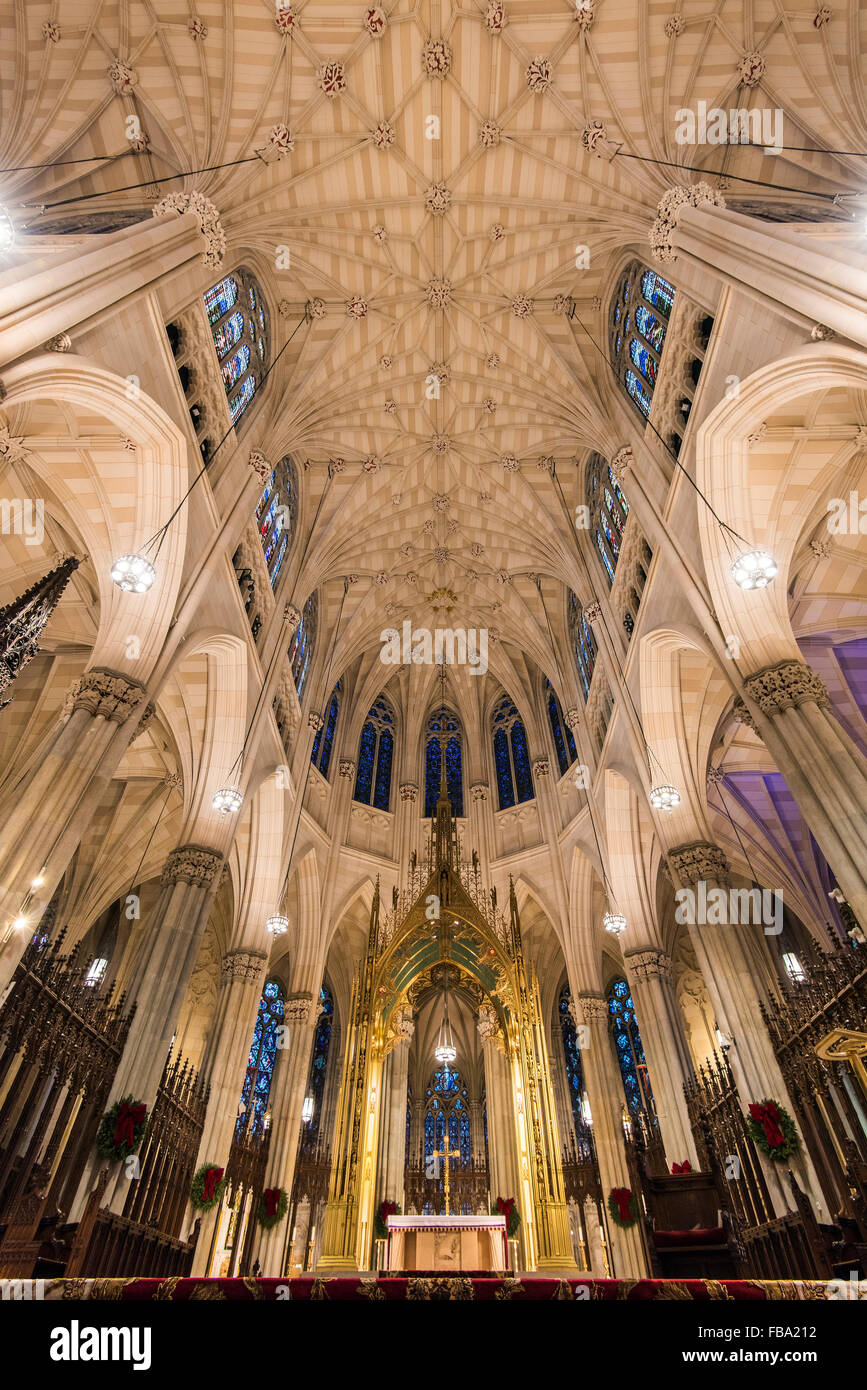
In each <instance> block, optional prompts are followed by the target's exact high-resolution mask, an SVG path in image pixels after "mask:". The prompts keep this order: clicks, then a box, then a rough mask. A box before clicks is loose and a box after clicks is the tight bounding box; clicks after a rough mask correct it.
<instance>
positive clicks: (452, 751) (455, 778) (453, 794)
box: [424, 710, 464, 816]
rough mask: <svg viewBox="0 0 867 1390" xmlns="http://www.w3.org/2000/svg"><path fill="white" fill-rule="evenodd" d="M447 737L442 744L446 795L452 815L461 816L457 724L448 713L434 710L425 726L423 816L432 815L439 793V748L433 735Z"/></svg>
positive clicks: (461, 779)
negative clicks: (443, 744)
mask: <svg viewBox="0 0 867 1390" xmlns="http://www.w3.org/2000/svg"><path fill="white" fill-rule="evenodd" d="M443 734H446V735H448V738H447V741H446V750H445V752H446V794H447V796H448V799H449V801H450V802H451V804H452V810H453V811H454V813H455V815H456V816H462V815H463V814H464V774H463V741H462V733H461V724H460V720H459V719H458V717H457V715H456V714H453V713H452V712H451V710H437V712H436V714H434V715H432V716H431V718H430V719H429V720H428V724H427V744H426V745H425V783H424V813H425V815H426V816H433V815H436V809H437V801H438V799H439V794H440V759H441V749H440V744H439V739H438V737H437V735H440V736H442V735H443Z"/></svg>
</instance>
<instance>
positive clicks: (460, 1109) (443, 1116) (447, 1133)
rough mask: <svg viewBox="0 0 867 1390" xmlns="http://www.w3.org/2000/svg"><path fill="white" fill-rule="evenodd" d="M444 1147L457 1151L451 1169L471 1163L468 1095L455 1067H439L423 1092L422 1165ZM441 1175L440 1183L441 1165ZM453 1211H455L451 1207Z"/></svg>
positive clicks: (451, 1161)
mask: <svg viewBox="0 0 867 1390" xmlns="http://www.w3.org/2000/svg"><path fill="white" fill-rule="evenodd" d="M446 1147H448V1148H449V1149H450V1150H451V1151H452V1152H454V1151H455V1150H457V1151H458V1155H459V1156H458V1157H457V1158H450V1159H449V1164H450V1166H451V1167H452V1168H454V1167H460V1168H466V1167H468V1165H469V1164H470V1162H471V1160H472V1135H471V1130H470V1098H469V1093H468V1091H467V1088H466V1085H465V1083H464V1080H463V1077H462V1076H461V1073H460V1072H459V1071H456V1070H455V1068H454V1067H449V1066H442V1067H437V1069H436V1071H435V1072H434V1073H433V1076H432V1077H431V1079H430V1081H429V1083H428V1087H427V1091H426V1092H425V1117H424V1156H425V1163H426V1164H427V1162H428V1160H429V1159H430V1158H431V1156H432V1154H433V1152H434V1150H435V1149H436V1150H438V1151H439V1152H440V1153H442V1151H443V1149H444V1148H446ZM440 1174H441V1176H440V1183H442V1161H441V1162H440ZM428 1209H429V1207H428V1208H426V1210H428ZM468 1210H469V1208H468ZM452 1211H453V1212H454V1211H455V1207H454V1206H452Z"/></svg>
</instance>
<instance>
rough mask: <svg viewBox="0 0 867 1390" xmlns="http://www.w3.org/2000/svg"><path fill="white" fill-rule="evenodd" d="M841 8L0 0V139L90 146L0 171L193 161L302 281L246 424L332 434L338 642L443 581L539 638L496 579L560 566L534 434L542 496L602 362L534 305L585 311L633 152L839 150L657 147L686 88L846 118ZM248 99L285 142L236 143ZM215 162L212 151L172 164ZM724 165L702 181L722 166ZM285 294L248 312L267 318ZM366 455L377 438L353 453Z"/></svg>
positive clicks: (523, 587)
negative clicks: (283, 347) (278, 151)
mask: <svg viewBox="0 0 867 1390" xmlns="http://www.w3.org/2000/svg"><path fill="white" fill-rule="evenodd" d="M843 8H845V7H841V23H840V24H835V25H832V26H828V27H827V28H823V29H822V30H821V31H820V30H819V28H818V27H817V26H816V25H814V22H813V21H814V17H815V12H816V7H815V4H814V3H813V0H789V3H787V4H786V5H783V3H782V0H752V3H747V2H746V0H720V2H719V3H716V4H714V5H711V4H709V3H707V0H677V2H676V0H671V3H670V4H663V3H661V2H660V3H648V4H637V5H636V4H634V3H631V0H597V3H595V4H582V5H580V6H577V7H576V5H575V4H570V3H568V0H559V3H556V2H555V0H520V3H514V4H509V3H505V4H501V3H500V0H487V3H483V0H396V3H393V4H387V5H384V6H382V8H379V7H375V8H368V9H366V8H365V7H364V6H363V5H361V4H355V3H352V4H350V3H346V0H333V2H332V3H326V2H325V0H306V3H300V2H299V3H297V4H292V5H283V6H280V5H279V4H275V3H274V0H236V2H235V3H231V4H229V3H220V0H201V2H200V3H197V4H196V5H195V6H193V5H192V4H189V5H183V4H180V3H160V0H69V3H67V4H64V6H63V14H62V18H61V19H60V21H59V28H60V32H59V38H58V39H57V41H54V39H52V38H50V37H48V36H46V34H45V33H44V32H43V24H42V18H41V13H40V14H39V15H37V14H34V12H33V7H29V6H18V7H15V8H14V10H9V11H8V12H7V13H6V15H5V16H4V17H3V19H2V21H0V32H2V39H3V42H2V45H0V48H2V52H3V53H4V54H5V55H7V56H6V57H5V58H4V59H2V60H0V71H2V73H3V78H4V81H3V83H2V96H0V100H2V123H0V132H2V134H0V156H2V161H3V166H4V167H11V166H15V165H24V164H35V163H40V162H42V163H49V162H52V161H55V162H56V161H60V160H63V159H84V158H86V157H90V156H92V155H94V154H98V155H100V156H112V158H111V159H107V160H105V161H104V162H103V163H101V164H99V165H97V166H96V167H95V168H92V167H91V168H89V167H87V166H80V165H69V166H66V167H64V168H56V169H53V170H48V171H46V172H44V173H29V174H28V173H22V174H17V175H11V176H9V179H8V183H7V185H6V193H5V195H4V196H6V197H8V199H9V200H10V201H17V202H26V203H27V204H28V205H29V206H30V207H31V208H35V207H36V206H37V205H43V206H44V207H45V212H44V213H43V215H42V217H41V218H40V217H39V216H37V215H36V214H35V213H34V220H33V224H32V225H33V230H34V231H36V230H38V229H39V226H40V225H46V226H50V225H51V219H52V218H57V217H58V216H61V215H74V214H79V213H80V214H82V215H84V214H88V213H91V212H98V211H99V210H100V209H101V208H106V207H109V206H112V207H117V206H118V205H127V206H129V207H139V208H142V209H143V211H145V212H146V211H147V210H148V206H149V204H152V203H153V202H154V201H155V199H156V198H157V197H158V196H161V195H163V194H164V193H165V192H166V191H169V190H179V189H183V190H185V191H192V190H193V189H197V190H199V191H201V192H202V193H203V194H204V195H205V196H206V197H207V198H209V199H211V200H212V202H213V203H214V204H215V205H216V207H217V209H218V211H219V215H220V219H221V222H222V225H223V228H224V230H225V233H226V237H227V241H228V246H229V251H228V256H227V261H226V264H227V265H229V264H231V263H232V261H233V260H237V259H238V258H239V257H241V256H244V255H247V256H253V257H257V258H258V259H259V261H260V262H261V264H262V265H263V266H265V267H269V268H270V271H271V274H270V277H269V287H270V289H271V291H272V293H273V294H274V296H275V299H277V298H279V300H280V301H281V302H283V303H285V304H286V305H288V306H294V305H296V304H300V305H303V304H304V303H305V302H307V301H310V300H312V299H314V298H318V299H321V300H323V301H324V306H325V312H324V314H323V316H322V317H320V318H316V319H314V320H313V322H312V324H311V326H310V329H309V333H308V335H307V338H306V341H305V342H304V344H303V346H301V347H300V350H299V352H298V353H297V355H296V356H294V357H293V358H291V360H290V357H289V356H288V355H287V359H286V362H285V364H284V363H281V364H280V366H279V368H278V370H277V371H276V372H275V374H274V379H273V380H272V381H271V382H270V383H269V386H268V389H267V391H266V393H265V396H264V398H263V405H262V407H261V413H260V415H259V418H258V421H257V430H261V431H263V432H264V433H266V434H267V436H268V438H269V440H270V444H269V450H270V454H271V455H272V456H277V455H278V454H279V452H280V451H281V450H285V451H291V452H292V453H293V454H294V455H295V457H296V458H297V459H298V460H299V462H303V460H305V459H306V460H309V461H310V469H311V473H312V478H311V481H314V482H315V481H316V480H317V479H318V478H319V477H320V473H321V466H322V465H324V464H325V463H326V462H327V460H328V459H329V458H343V459H345V460H346V471H345V473H344V474H342V475H341V476H340V477H337V478H335V480H334V486H333V489H332V496H331V498H330V499H329V507H330V509H331V510H330V514H329V515H326V516H325V517H324V518H323V525H322V529H321V532H320V535H319V536H318V537H317V538H316V540H315V543H314V544H313V545H312V546H311V548H310V553H309V555H308V558H307V562H306V580H307V583H308V587H312V586H314V585H322V584H323V583H326V582H327V581H328V580H329V579H334V580H335V581H336V580H337V578H338V577H340V578H342V576H343V575H345V574H347V573H350V572H352V573H358V574H361V575H365V576H371V577H373V575H374V574H376V575H384V576H385V581H383V582H381V583H379V584H371V585H370V587H369V588H367V587H366V586H358V587H357V588H355V589H354V591H353V592H352V594H351V600H350V602H349V603H348V604H347V613H348V618H347V619H345V620H344V626H345V627H349V628H351V629H352V636H351V639H350V638H348V637H342V638H341V644H340V648H339V649H338V664H339V661H340V659H341V649H342V648H343V647H344V646H345V647H346V650H347V651H348V650H349V649H350V648H351V649H352V650H353V651H355V652H357V651H359V650H361V649H363V645H364V644H365V643H368V644H369V643H373V644H375V643H376V641H377V638H378V633H379V630H380V629H381V628H382V627H384V626H386V625H387V624H386V621H385V619H386V617H388V621H389V623H393V622H395V621H397V620H398V619H399V617H400V616H412V615H414V616H416V617H417V618H419V617H420V616H421V615H420V613H419V611H418V610H419V608H420V607H421V604H422V600H423V597H424V595H425V594H427V593H428V592H429V591H431V590H434V589H437V588H442V587H447V588H449V589H450V590H452V591H453V592H454V593H456V595H457V599H458V602H457V607H456V610H455V612H454V614H453V615H452V618H451V621H452V622H455V623H457V622H458V620H459V619H460V620H462V621H463V623H464V624H465V625H466V626H467V627H470V626H488V625H490V624H491V622H492V620H493V621H495V624H496V626H497V628H499V629H501V635H502V638H503V640H512V641H513V642H515V643H517V644H519V645H520V646H521V647H522V648H524V649H527V650H529V651H531V652H532V653H533V655H534V657H538V658H539V659H540V660H542V661H544V663H545V664H546V666H547V667H548V669H549V670H551V669H554V666H553V665H552V655H551V654H550V640H549V636H548V633H549V631H550V629H549V627H548V624H547V622H546V617H545V614H544V612H543V610H542V606H541V603H540V600H539V592H538V590H537V588H536V586H535V584H534V583H532V582H527V583H525V582H523V581H524V580H525V579H526V576H528V575H530V574H540V575H542V576H553V577H555V578H557V579H559V580H562V581H564V582H567V583H571V585H572V587H574V588H576V590H580V589H581V586H582V584H583V583H585V581H584V579H583V577H582V570H581V568H580V567H579V566H578V562H577V559H576V556H575V554H574V542H573V539H572V537H571V536H570V534H569V531H568V527H567V525H566V519H565V517H564V514H563V511H562V508H561V507H560V506H559V504H558V500H557V497H556V493H555V490H554V488H553V486H552V484H551V478H550V473H549V471H548V469H547V467H544V466H543V467H541V468H540V467H537V465H538V464H539V462H540V460H543V459H547V458H554V459H555V460H556V463H557V470H558V476H559V477H560V479H561V481H562V482H563V486H564V490H565V493H566V497H567V500H568V501H569V502H570V504H571V503H573V502H574V501H577V500H578V496H577V494H578V487H579V477H580V469H576V468H575V466H574V461H575V460H576V457H577V460H578V461H579V462H581V461H582V460H583V455H584V452H585V451H586V450H587V449H591V448H600V449H602V450H603V451H604V450H605V449H607V448H611V447H616V446H617V443H618V442H619V441H617V440H615V439H614V438H613V437H612V429H613V426H612V423H611V417H610V413H609V410H608V407H607V401H608V400H609V399H610V392H611V389H612V384H611V381H610V376H609V373H608V370H607V368H606V367H605V364H604V363H603V362H602V361H601V360H600V358H599V354H598V352H597V351H596V350H595V349H594V348H593V346H592V344H591V343H590V342H588V341H587V340H586V339H585V336H584V335H583V334H582V333H581V332H580V330H576V328H575V326H574V325H573V324H571V323H570V322H569V321H568V319H567V318H566V316H565V314H564V313H563V308H564V306H565V305H566V304H567V302H568V298H569V297H572V299H573V300H574V301H575V302H576V303H577V305H578V310H579V318H580V320H581V321H582V322H585V323H587V324H588V325H593V336H594V337H595V338H596V339H597V341H601V340H604V336H605V335H604V330H603V329H602V326H601V325H602V322H603V317H602V316H603V313H604V306H603V299H604V296H605V295H606V293H607V290H608V288H609V285H610V279H611V275H612V274H613V271H614V269H615V268H616V264H617V263H618V260H619V259H621V258H622V257H623V256H624V255H625V254H627V253H628V252H630V251H638V252H639V253H640V252H641V249H642V247H646V238H647V233H648V229H649V226H650V223H651V221H652V219H653V215H654V211H655V208H656V204H657V203H658V201H659V198H660V196H661V195H662V193H663V192H664V191H665V190H666V189H667V188H668V187H669V186H670V185H671V183H672V182H691V181H693V179H694V178H695V177H696V175H695V174H693V173H691V172H687V171H686V170H684V171H683V172H679V171H678V170H677V169H676V168H670V167H665V166H664V165H663V166H660V165H656V164H654V163H652V162H643V160H645V159H649V160H661V161H671V162H672V164H675V165H676V164H683V165H687V164H689V163H690V162H693V163H700V164H703V165H704V166H706V168H707V169H708V170H709V171H714V172H720V173H723V174H725V175H727V176H729V177H731V176H732V175H733V174H735V173H741V174H743V175H744V176H747V177H753V178H760V179H766V180H769V181H777V182H779V183H780V184H786V185H796V186H803V187H804V189H805V192H806V190H807V189H808V188H811V187H817V186H818V187H828V188H837V187H841V186H842V187H847V186H850V185H851V183H852V181H853V177H854V173H855V165H856V164H857V162H858V161H856V160H848V159H847V158H846V157H845V156H833V157H832V156H830V155H826V154H822V153H816V152H812V153H810V154H808V155H806V156H801V155H799V154H797V153H795V152H788V151H787V152H784V153H782V154H780V155H779V156H778V157H777V158H776V159H774V160H769V159H765V158H764V157H763V156H762V154H761V152H760V151H759V150H743V149H741V150H732V149H726V150H723V151H719V150H716V149H714V148H713V147H711V148H710V149H708V148H707V147H705V148H703V149H702V148H701V147H688V146H686V147H685V146H682V145H679V144H677V142H676V139H675V126H676V122H675V119H674V113H675V111H676V110H677V109H678V108H679V107H681V106H685V105H694V104H695V103H696V102H697V101H698V100H700V99H701V100H705V101H706V102H707V103H708V104H709V105H714V104H716V105H721V106H723V107H728V106H730V105H733V104H737V105H750V104H751V103H752V102H754V101H758V100H761V101H762V102H763V103H765V104H772V105H775V106H780V107H781V108H782V109H783V110H784V112H785V116H786V129H787V134H788V135H789V136H790V137H791V138H790V139H788V140H787V143H788V144H791V145H793V146H796V145H811V146H813V147H814V150H815V151H822V150H828V149H839V148H855V147H857V146H858V145H863V143H864V139H865V135H867V129H865V127H867V102H865V98H864V94H863V90H862V88H861V85H860V83H859V81H858V66H857V64H858V56H859V55H858V53H856V52H855V49H856V47H857V45H856V44H854V43H849V42H848V41H847V37H846V36H847V32H848V31H847V25H846V23H845V22H842V21H843V19H844V17H843V15H842V9H843ZM849 8H850V9H851V8H852V6H851V5H850V7H849ZM853 23H855V21H854V19H853ZM853 32H857V25H856V29H855V30H854V31H853ZM756 54H758V55H759V57H760V61H758V62H755V63H754V64H753V67H752V68H750V66H749V64H747V65H746V66H745V63H746V59H747V58H748V57H750V55H756ZM760 69H761V72H760V78H758V79H756V78H755V72H757V71H759V70H760ZM745 72H746V73H747V76H746V77H745V76H744V73H745ZM847 79H848V80H847ZM130 117H134V118H137V120H138V122H139V125H140V128H141V131H142V139H141V141H140V148H139V149H138V152H137V153H136V154H135V155H133V156H130V155H129V150H128V147H127V141H126V139H125V123H128V121H129V118H130ZM278 125H283V126H285V127H287V128H288V141H287V144H288V148H287V150H286V152H285V153H284V154H283V155H282V157H281V158H279V159H278V160H274V161H272V160H270V159H269V158H267V157H266V158H265V159H264V161H263V160H259V159H255V158H253V159H252V160H251V155H253V154H254V152H255V151H256V150H265V149H266V148H267V143H268V135H269V131H273V130H274V128H275V127H276V126H278ZM628 156H636V157H637V158H628ZM241 161H247V162H241ZM217 165H230V166H231V167H227V168H213V169H211V170H210V171H209V172H187V171H193V170H201V169H207V168H208V166H217ZM178 174H184V175H185V177H184V178H183V179H175V180H174V181H173V182H172V183H171V184H166V183H165V182H162V183H161V180H165V179H166V178H168V177H169V176H172V175H178ZM142 181H152V186H151V187H144V188H139V189H136V190H132V191H130V192H126V193H122V192H112V190H119V189H122V188H123V187H124V186H125V185H128V184H133V183H137V182H142ZM755 192H756V190H755V189H754V188H752V187H750V186H749V185H740V187H739V186H738V184H737V183H736V182H734V181H732V182H730V183H729V186H728V188H727V191H726V196H727V198H728V199H730V200H732V205H733V206H737V199H738V196H739V194H742V195H743V196H746V195H747V193H749V195H750V196H752V197H754V196H755ZM94 195H98V196H94ZM85 196H86V197H87V198H88V201H83V202H78V201H75V199H78V198H82V197H85ZM787 196H788V197H789V200H790V201H791V195H787ZM65 200H73V201H65ZM61 202H62V203H63V204H64V205H63V206H62V207H58V208H52V206H51V205H52V204H54V203H61ZM581 247H586V248H587V250H588V254H589V266H588V268H587V269H578V268H576V253H577V252H578V250H579V249H580V248H581ZM283 248H288V252H289V264H288V266H284V264H283V261H285V256H284V257H283V258H282V259H281V257H280V255H279V251H280V250H281V249H283ZM292 321H293V320H292V318H291V315H289V314H287V316H286V319H285V320H282V319H278V321H277V323H276V325H275V330H276V335H277V341H276V346H277V348H279V346H280V335H281V333H282V334H283V336H284V337H285V335H286V334H287V333H288V331H289V327H290V326H291V322H292ZM504 458H506V459H509V460H517V464H518V467H517V469H516V470H515V471H511V472H507V471H506V470H505V469H504V467H503V459H504ZM365 459H367V460H370V459H373V460H378V461H379V463H380V465H381V466H378V468H377V469H376V470H375V471H373V470H372V471H371V472H370V474H369V476H364V475H363V473H362V469H361V464H362V461H363V460H365ZM321 475H322V476H323V477H324V473H322V474H321ZM360 499H363V502H364V505H363V506H362V505H360ZM582 543H583V541H582ZM517 579H520V580H521V581H522V582H521V583H520V585H518V584H516V583H515V582H513V581H515V580H517ZM331 588H332V589H333V590H334V592H333V594H332V593H331V592H330V591H329V594H328V597H327V599H326V600H324V601H323V604H324V606H323V611H324V612H326V613H330V612H332V611H336V607H337V602H338V600H339V596H340V595H339V592H338V586H337V584H336V583H335V584H333V585H332V586H331ZM340 589H341V590H342V585H341V586H340ZM587 597H590V596H587ZM387 609H388V612H387ZM495 615H496V616H495ZM546 653H548V656H547V657H546ZM342 654H343V655H345V652H343V653H342ZM337 669H338V667H337V665H336V666H335V670H337Z"/></svg>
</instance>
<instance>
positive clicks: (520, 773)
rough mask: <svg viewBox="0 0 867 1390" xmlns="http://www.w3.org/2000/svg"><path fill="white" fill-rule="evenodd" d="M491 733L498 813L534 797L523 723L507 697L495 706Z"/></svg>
mask: <svg viewBox="0 0 867 1390" xmlns="http://www.w3.org/2000/svg"><path fill="white" fill-rule="evenodd" d="M491 732H492V734H493V739H494V768H495V771H496V774H497V792H498V793H499V800H500V810H501V811H505V810H506V809H507V808H508V807H509V806H515V805H517V804H518V803H519V802H521V801H530V800H531V799H532V797H533V794H534V793H533V778H532V775H531V773H530V754H529V750H528V748H527V735H526V733H525V731H524V721H523V720H522V719H521V716H520V715H519V714H518V710H517V708H516V706H515V705H514V704H513V702H512V700H510V699H509V696H508V695H504V696H503V698H502V699H501V700H499V701H498V702H497V704H496V705H495V707H494V712H493V715H492V716H491Z"/></svg>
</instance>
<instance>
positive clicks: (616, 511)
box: [602, 487, 623, 536]
mask: <svg viewBox="0 0 867 1390" xmlns="http://www.w3.org/2000/svg"><path fill="white" fill-rule="evenodd" d="M602 495H603V496H604V498H605V506H606V507H607V508H608V515H609V516H610V518H611V521H612V524H613V526H614V529H615V531H616V532H617V534H618V536H622V535H623V518H622V517H621V515H620V508H619V507H618V506H616V505H615V502H614V498H613V497H612V496H611V493H610V492H609V491H608V488H607V487H606V488H603V490H602Z"/></svg>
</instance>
